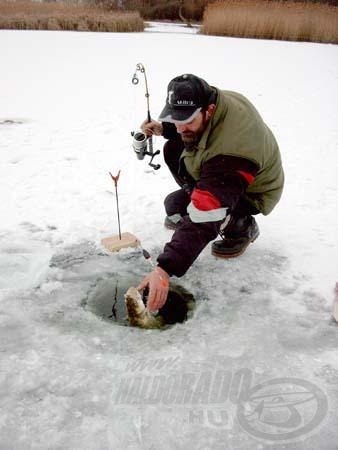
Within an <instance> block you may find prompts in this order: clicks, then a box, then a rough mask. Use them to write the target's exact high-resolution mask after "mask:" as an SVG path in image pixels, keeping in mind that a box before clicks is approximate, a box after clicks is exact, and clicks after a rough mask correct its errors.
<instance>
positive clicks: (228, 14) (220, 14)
mask: <svg viewBox="0 0 338 450" xmlns="http://www.w3.org/2000/svg"><path fill="white" fill-rule="evenodd" d="M201 32H202V33H203V34H213V35H221V36H238V37H253V38H263V39H280V40H292V41H309V42H329V43H335V44H337V43H338V7H337V6H329V5H326V4H319V3H299V2H282V1H278V0H276V1H269V2H267V1H264V0H263V1H262V0H224V1H218V2H217V3H213V4H210V5H209V6H208V7H207V9H206V11H205V13H204V22H203V26H202V29H201Z"/></svg>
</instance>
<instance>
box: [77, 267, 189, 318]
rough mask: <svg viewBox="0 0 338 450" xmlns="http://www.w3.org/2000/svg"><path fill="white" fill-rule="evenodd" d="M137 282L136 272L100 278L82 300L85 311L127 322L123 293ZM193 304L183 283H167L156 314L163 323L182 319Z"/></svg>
mask: <svg viewBox="0 0 338 450" xmlns="http://www.w3.org/2000/svg"><path fill="white" fill-rule="evenodd" d="M139 282H140V279H139V277H136V276H135V275H134V276H132V275H124V276H118V275H114V276H112V277H110V278H106V279H101V280H99V281H98V282H97V283H96V285H95V286H94V287H93V288H92V289H91V290H90V291H89V293H88V295H87V297H86V298H85V299H84V300H83V301H82V306H83V307H84V309H85V310H87V311H90V312H92V313H94V314H95V315H97V316H99V317H101V318H102V319H104V320H107V321H110V322H113V323H116V324H119V325H125V326H126V325H129V322H128V314H127V308H126V304H125V299H124V294H125V293H126V292H127V290H128V289H129V287H131V286H137V285H138V284H139ZM143 301H144V303H145V304H146V302H147V292H146V290H145V291H144V292H143ZM194 305H195V299H194V297H193V295H192V294H191V293H190V292H189V291H187V290H186V289H185V288H183V287H182V286H179V285H177V284H173V283H171V284H170V287H169V294H168V298H167V301H166V303H165V305H164V306H163V307H162V308H161V309H160V310H159V312H158V316H160V317H161V321H162V322H164V325H173V324H175V323H177V322H180V323H182V322H184V321H185V320H187V319H189V318H190V317H191V315H192V312H193V309H194Z"/></svg>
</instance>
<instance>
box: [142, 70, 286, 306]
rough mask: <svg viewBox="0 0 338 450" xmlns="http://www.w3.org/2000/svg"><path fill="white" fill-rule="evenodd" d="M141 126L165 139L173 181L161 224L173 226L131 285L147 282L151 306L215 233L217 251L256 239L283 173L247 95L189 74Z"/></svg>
mask: <svg viewBox="0 0 338 450" xmlns="http://www.w3.org/2000/svg"><path fill="white" fill-rule="evenodd" d="M141 127H142V131H143V132H144V133H145V134H146V135H147V136H151V135H156V136H164V138H166V139H168V141H167V142H166V143H165V145H164V148H163V152H164V159H165V162H166V164H167V165H168V167H169V169H170V171H171V173H172V175H173V177H174V178H175V180H176V182H177V183H178V185H179V186H180V189H179V190H177V191H175V192H173V193H171V194H169V195H168V196H167V197H166V199H165V201H164V206H165V210H166V214H167V217H166V218H165V222H164V225H165V226H166V227H167V228H170V229H173V230H175V232H174V234H173V236H172V239H171V241H170V242H168V243H167V244H166V245H165V247H164V250H163V253H161V254H160V255H159V257H158V258H157V264H158V265H157V267H156V268H155V269H154V270H153V271H152V272H151V273H150V274H149V275H147V276H146V277H145V278H144V280H143V281H142V282H141V283H140V285H139V286H138V289H139V290H141V289H143V288H145V287H146V286H149V296H148V303H147V306H148V309H149V310H150V311H155V310H158V309H159V308H161V307H162V306H163V305H164V304H165V302H166V298H167V294H168V286H169V278H170V276H172V275H175V276H177V277H181V276H182V275H184V274H185V273H186V271H187V270H188V269H189V267H190V266H191V265H192V263H193V262H194V261H195V259H196V258H197V256H198V255H199V254H200V252H201V251H202V250H203V249H204V247H205V246H206V245H207V244H208V243H209V242H210V241H212V240H214V239H215V238H216V237H217V234H219V235H220V237H221V239H220V240H217V241H215V242H213V244H212V254H213V255H215V256H219V257H222V258H229V257H234V256H238V255H240V254H242V253H243V252H244V251H245V249H246V248H247V247H248V245H249V244H250V243H251V242H253V241H254V240H255V239H257V237H258V235H259V229H258V225H257V223H256V221H255V219H254V217H253V216H254V215H256V214H260V213H261V214H264V215H267V214H269V213H270V212H271V211H272V209H273V208H274V207H275V205H276V204H277V203H278V201H279V199H280V197H281V194H282V190H283V184H284V174H283V168H282V162H281V156H280V152H279V148H278V144H277V142H276V139H275V137H274V135H273V134H272V132H271V130H270V129H269V128H268V127H267V125H266V124H265V123H264V122H263V120H262V118H261V116H260V115H259V113H258V111H257V110H256V109H255V107H254V106H253V105H252V104H251V103H250V102H249V100H247V99H246V98H245V97H243V96H242V95H241V94H238V93H236V92H232V91H224V90H220V89H218V88H215V87H212V86H209V84H208V83H207V82H206V81H204V80H202V79H201V78H199V77H197V76H195V75H191V74H186V75H182V76H178V77H176V78H174V79H173V80H172V81H171V82H170V83H169V85H168V93H167V99H166V105H165V107H164V109H163V111H162V113H161V115H160V117H159V122H157V121H155V120H152V121H150V122H147V121H146V122H144V123H143V124H142V126H141Z"/></svg>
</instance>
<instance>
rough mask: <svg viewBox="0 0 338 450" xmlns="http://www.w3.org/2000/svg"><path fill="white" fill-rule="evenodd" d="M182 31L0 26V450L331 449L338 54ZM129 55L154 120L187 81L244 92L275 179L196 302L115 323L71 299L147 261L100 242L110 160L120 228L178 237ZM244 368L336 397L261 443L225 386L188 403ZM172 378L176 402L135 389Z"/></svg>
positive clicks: (108, 207)
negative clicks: (315, 421) (146, 134)
mask: <svg viewBox="0 0 338 450" xmlns="http://www.w3.org/2000/svg"><path fill="white" fill-rule="evenodd" d="M158 31H163V28H162V30H159V29H158ZM167 31H168V29H167ZM173 31H174V30H173V29H172V27H170V33H169V32H165V33H162V34H161V33H135V34H114V33H102V34H101V33H95V34H91V33H72V32H42V31H41V32H36V31H34V32H33V31H32V32H31V31H3V30H1V31H0V51H1V55H2V56H1V59H2V61H1V67H2V68H1V71H0V141H1V142H0V145H1V161H0V179H1V190H0V196H1V201H0V217H1V224H0V251H1V253H0V270H1V273H0V288H1V290H0V448H1V449H4V450H10V449H13V450H14V449H15V450H21V449H22V450H27V449H44V450H45V449H46V448H48V449H95V450H97V449H102V450H106V449H186V448H194V449H203V450H204V449H213V450H214V449H224V448H226V449H250V450H251V449H265V448H269V449H271V448H287V449H304V450H305V449H306V450H309V449H323V450H324V449H325V450H334V449H337V442H338V435H337V430H338V384H337V379H338V352H337V339H338V327H337V325H336V324H335V323H334V322H333V321H332V317H331V311H332V309H331V308H332V301H333V297H334V292H333V291H334V286H335V282H336V281H337V275H338V274H337V250H338V238H337V229H338V216H337V198H338V192H337V190H338V189H337V187H338V186H337V162H338V153H337V144H338V132H337V123H338V112H337V105H338V87H337V73H338V49H337V46H333V45H319V44H308V43H293V42H274V41H264V40H261V41H255V40H247V39H229V38H222V37H206V36H199V35H197V34H194V33H193V34H184V33H183V32H182V27H180V28H179V29H178V33H174V32H173ZM138 62H142V63H143V64H144V65H145V67H146V70H147V75H148V82H149V90H150V105H151V113H152V115H153V117H157V115H158V113H159V112H160V111H161V109H162V107H163V102H164V100H165V89H166V85H167V83H168V81H169V80H170V79H171V78H172V77H174V76H176V75H178V74H181V73H185V72H191V73H196V74H197V75H200V76H202V77H204V78H205V79H207V80H208V81H209V82H210V83H211V84H213V85H215V86H219V87H223V88H225V89H230V90H235V91H239V92H241V93H243V94H244V95H246V96H248V97H249V98H250V99H251V100H252V101H253V102H254V103H255V105H256V106H257V108H258V110H259V111H260V112H261V114H262V115H263V117H264V118H265V120H266V122H267V123H268V124H269V125H270V127H271V128H272V129H273V131H274V132H275V134H276V137H277V139H278V142H279V143H280V147H281V151H282V155H283V162H284V166H285V172H286V186H285V192H284V195H283V198H282V200H281V202H280V204H279V205H278V207H277V208H276V210H275V211H273V213H272V214H271V215H270V216H268V217H259V218H258V219H257V220H258V223H259V226H260V229H261V235H260V238H259V239H258V240H257V241H256V242H255V243H254V244H253V245H251V246H250V247H249V248H248V250H247V251H246V253H245V254H244V255H243V256H241V257H240V258H238V259H234V260H231V261H224V260H219V259H217V258H215V257H213V256H211V255H210V247H209V246H208V248H206V249H205V251H204V252H203V253H202V254H201V255H200V257H199V258H198V260H197V261H196V262H195V264H194V265H193V267H192V268H191V269H190V270H189V271H188V273H187V274H186V275H185V276H184V277H183V278H182V279H180V280H179V282H180V284H182V285H184V286H185V287H186V288H187V289H188V290H189V291H191V292H192V293H193V294H194V296H195V298H196V299H197V301H198V307H197V308H196V311H195V313H194V315H193V317H192V318H191V319H190V320H189V321H187V322H186V323H184V324H177V325H175V326H173V327H172V328H170V329H168V330H166V331H164V332H159V331H151V330H138V329H133V328H129V327H120V326H113V325H112V324H110V323H107V322H105V321H102V320H100V318H99V317H97V316H95V315H94V314H92V313H91V312H89V311H86V310H85V309H83V308H82V307H81V302H82V301H83V299H85V298H86V297H87V296H88V293H89V292H91V290H93V288H94V287H95V286H97V284H98V283H99V281H100V280H105V279H109V277H111V276H112V275H113V274H116V273H118V274H119V276H124V275H125V276H127V275H128V273H131V272H132V273H133V274H135V276H136V277H137V278H138V279H139V280H141V279H142V277H143V276H144V275H145V274H146V273H147V272H148V271H149V266H148V265H147V262H146V261H145V260H144V259H143V258H142V257H141V256H140V253H138V250H135V249H134V250H131V249H127V250H123V251H121V252H120V253H118V254H115V255H110V254H108V253H107V252H106V251H105V250H104V249H103V248H102V247H101V246H100V240H101V239H102V237H104V236H107V235H110V234H114V233H117V219H116V213H115V211H116V204H115V194H114V186H113V184H112V182H111V179H110V177H109V171H111V172H112V173H113V174H115V173H117V172H118V170H121V176H120V180H119V198H120V213H121V224H122V231H129V232H131V233H133V234H135V235H136V236H137V237H138V238H139V239H140V240H141V242H142V245H143V247H144V248H146V249H147V250H148V251H149V252H150V253H151V255H152V257H153V259H156V255H157V254H158V253H159V252H160V251H161V249H162V247H163V245H164V243H165V242H167V241H168V240H169V239H170V236H171V232H169V231H168V230H165V229H163V213H164V211H163V198H164V197H165V195H166V194H167V193H169V192H170V191H171V190H174V189H175V188H176V185H175V183H174V181H173V180H172V179H171V177H170V175H169V173H168V170H167V169H166V168H165V167H164V164H163V160H162V156H161V157H159V162H160V163H161V164H162V168H161V169H160V170H159V171H157V172H154V171H152V170H151V169H150V168H149V167H148V166H147V164H146V161H138V160H137V159H136V157H135V155H134V154H133V151H132V149H131V137H130V131H131V130H133V129H134V130H135V129H137V128H138V126H139V124H140V123H141V122H142V121H143V119H144V118H145V117H146V101H145V97H144V87H143V85H142V82H140V84H139V85H138V86H133V85H132V83H131V77H132V74H133V72H134V69H135V65H136V63H138ZM6 120H11V121H13V122H15V123H11V124H9V123H7V124H3V122H4V121H6ZM162 144H163V141H162V139H157V140H156V141H155V148H161V146H162ZM241 370H242V372H243V371H244V372H243V373H245V374H249V376H250V377H251V381H252V383H253V384H254V385H255V386H256V385H258V384H259V383H261V382H263V381H266V380H270V379H285V378H286V377H287V378H290V377H292V378H295V379H300V380H304V382H307V383H313V384H314V385H315V386H318V388H320V389H322V391H323V392H324V393H325V395H326V397H327V398H328V400H329V407H328V416H327V417H326V419H324V418H323V420H322V422H321V425H322V426H321V427H320V426H319V427H317V428H316V429H314V430H312V431H313V432H312V434H311V433H310V432H309V433H305V434H303V435H301V436H298V439H295V438H294V439H291V441H286V442H282V443H276V442H268V441H267V439H266V435H265V438H264V439H263V438H261V439H259V438H257V437H254V436H253V434H252V432H251V434H250V432H248V430H245V429H243V427H242V426H240V424H239V422H238V419H237V418H236V417H237V416H236V411H237V412H238V409H237V404H236V402H235V399H234V398H233V397H231V396H230V399H229V400H228V401H227V402H226V403H224V404H222V405H221V408H220V407H219V405H215V404H213V403H212V402H209V403H208V402H206V403H203V402H202V400H203V399H202V400H201V403H195V404H191V403H189V402H184V401H183V400H182V401H179V398H180V395H183V393H184V392H185V391H184V388H183V387H182V385H181V384H179V385H177V380H185V381H186V383H187V385H188V384H189V383H190V384H193V382H195V381H196V380H198V379H201V380H203V379H204V378H203V377H208V376H209V375H208V374H211V375H212V376H216V374H217V373H221V371H228V372H227V373H228V374H230V375H231V377H230V378H231V380H232V381H231V383H232V384H231V386H232V388H233V387H234V385H235V381H234V380H236V379H237V378H238V374H239V373H240V371H241ZM156 377H157V378H156ZM163 377H164V378H163ZM236 377H237V378H236ZM163 379H164V380H167V381H168V385H169V383H170V382H171V380H173V381H172V382H173V383H174V384H173V387H176V388H177V397H176V400H172V401H169V400H168V397H165V395H169V394H170V392H169V394H168V393H167V392H166V391H165V390H164V391H163V392H162V394H163V397H162V399H161V400H160V401H158V402H156V401H155V403H154V402H153V404H150V403H151V402H150V401H149V400H148V401H146V400H144V397H142V395H141V388H142V386H145V384H141V383H146V382H147V380H148V381H149V380H150V382H151V383H153V382H155V381H156V380H158V381H159V382H162V381H163ZM205 379H207V378H205ZM161 380H162V381H161ZM128 383H131V384H128ZM175 383H176V384H175ZM186 389H188V388H187V387H186ZM126 394H127V395H126ZM124 395H126V396H125V397H123V396H124ZM196 395H197V394H196ZM200 395H201V396H202V395H203V392H201V393H200ZM233 395H234V394H233ZM318 395H319V394H318ZM318 395H317V398H319V397H318ZM121 396H122V397H121ZM142 398H143V400H142ZM165 398H167V401H166V402H165V401H164V399H165ZM201 398H202V397H201ZM118 399H120V400H118ZM231 399H232V400H231ZM324 409H325V408H324ZM309 412H310V410H308V409H306V407H305V406H304V408H303V413H304V417H305V415H306V414H305V413H309ZM221 413H222V414H223V416H222V417H223V419H222V421H221V422H220V420H219V419H220V417H221ZM226 415H227V416H226ZM226 417H227V420H226ZM217 421H218V425H217V423H216V422H217ZM284 431H285V430H284ZM310 431H311V430H310Z"/></svg>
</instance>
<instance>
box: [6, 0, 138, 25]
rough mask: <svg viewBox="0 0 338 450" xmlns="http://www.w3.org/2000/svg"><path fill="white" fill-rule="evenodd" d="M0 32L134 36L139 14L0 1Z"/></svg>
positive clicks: (64, 5) (92, 8) (84, 7)
mask: <svg viewBox="0 0 338 450" xmlns="http://www.w3.org/2000/svg"><path fill="white" fill-rule="evenodd" d="M0 29H7V30H9V29H15V30H71V31H103V32H133V31H143V30H144V22H143V20H142V18H141V16H140V14H139V13H138V12H136V11H133V12H118V11H104V10H102V9H100V8H97V7H96V8H95V7H89V6H87V7H86V6H77V5H74V4H66V3H56V2H55V3H54V2H53V3H38V2H31V1H0Z"/></svg>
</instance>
